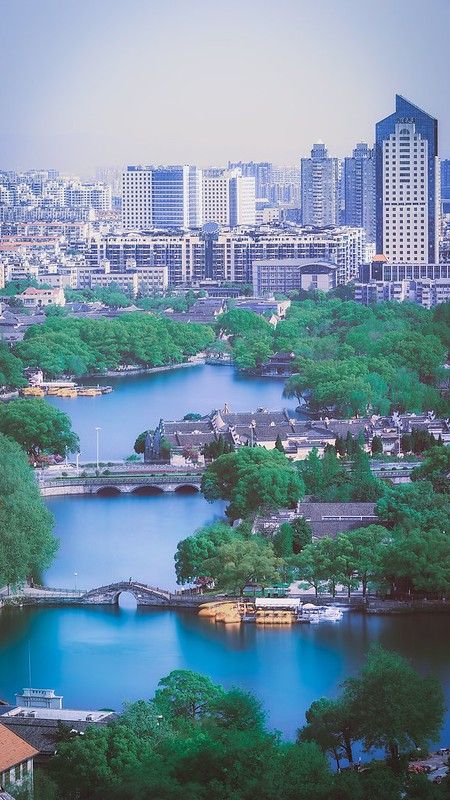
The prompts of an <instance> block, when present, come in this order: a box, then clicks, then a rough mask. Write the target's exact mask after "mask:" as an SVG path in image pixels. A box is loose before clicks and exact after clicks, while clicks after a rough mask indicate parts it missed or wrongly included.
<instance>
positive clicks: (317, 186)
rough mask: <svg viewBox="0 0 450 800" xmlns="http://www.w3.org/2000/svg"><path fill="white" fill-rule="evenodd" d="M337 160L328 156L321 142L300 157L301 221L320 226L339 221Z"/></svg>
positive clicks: (305, 223)
mask: <svg viewBox="0 0 450 800" xmlns="http://www.w3.org/2000/svg"><path fill="white" fill-rule="evenodd" d="M338 187H339V160H338V159H337V158H329V157H328V151H327V149H326V147H325V145H324V144H323V142H317V144H315V145H313V148H312V150H311V158H302V159H301V193H302V220H303V224H304V225H314V226H315V227H318V228H322V227H324V226H327V225H337V224H338V222H339V211H340V208H339V192H338Z"/></svg>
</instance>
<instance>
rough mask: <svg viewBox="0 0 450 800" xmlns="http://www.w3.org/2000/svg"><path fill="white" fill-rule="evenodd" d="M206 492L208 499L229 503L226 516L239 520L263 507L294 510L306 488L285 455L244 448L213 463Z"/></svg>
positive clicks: (204, 482)
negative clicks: (291, 508) (292, 507)
mask: <svg viewBox="0 0 450 800" xmlns="http://www.w3.org/2000/svg"><path fill="white" fill-rule="evenodd" d="M202 492H203V494H204V495H205V497H206V499H207V500H217V499H219V498H222V499H223V500H229V501H230V503H229V506H228V508H227V511H226V514H227V516H228V517H229V518H230V519H231V520H235V519H238V518H239V517H246V516H248V515H249V514H251V513H254V512H256V511H258V510H259V509H261V508H266V509H270V508H282V507H290V506H292V505H293V504H295V503H296V502H297V501H298V500H300V498H301V497H302V496H303V494H304V486H303V482H302V480H301V477H300V476H299V474H298V471H297V470H296V469H295V467H294V466H293V465H292V463H291V462H290V461H289V459H288V458H286V456H285V455H284V453H280V451H279V450H276V449H275V450H265V449H264V448H263V447H241V448H240V449H239V450H237V451H236V452H234V453H227V454H226V455H222V456H220V457H219V458H218V459H217V460H216V461H214V462H213V463H212V464H210V466H209V467H208V468H207V469H206V471H205V473H204V475H203V477H202Z"/></svg>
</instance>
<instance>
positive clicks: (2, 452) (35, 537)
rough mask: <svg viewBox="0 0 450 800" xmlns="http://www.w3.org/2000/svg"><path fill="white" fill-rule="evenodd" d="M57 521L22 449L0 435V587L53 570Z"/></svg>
mask: <svg viewBox="0 0 450 800" xmlns="http://www.w3.org/2000/svg"><path fill="white" fill-rule="evenodd" d="M52 529H53V517H52V515H51V514H50V512H49V511H48V510H47V508H46V507H45V505H44V503H43V501H42V498H41V496H40V493H39V488H38V485H37V483H36V481H35V479H34V475H33V472H32V470H31V468H30V467H29V465H28V463H27V459H26V457H25V454H24V453H23V451H22V450H21V448H20V447H19V445H18V444H17V443H16V442H14V441H12V439H9V438H8V437H6V436H4V435H3V434H1V433H0V585H2V586H4V585H5V584H15V583H19V582H21V581H24V580H25V579H26V578H27V577H29V576H31V575H34V576H35V577H38V576H39V575H40V574H41V572H42V571H43V570H44V569H47V567H49V566H50V564H51V562H52V560H53V557H54V555H55V553H56V550H57V546H58V544H57V541H56V539H54V537H53V535H52Z"/></svg>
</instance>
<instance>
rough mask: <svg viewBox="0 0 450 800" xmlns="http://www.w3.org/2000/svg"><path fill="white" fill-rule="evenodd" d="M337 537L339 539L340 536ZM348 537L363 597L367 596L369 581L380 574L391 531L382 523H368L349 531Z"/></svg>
mask: <svg viewBox="0 0 450 800" xmlns="http://www.w3.org/2000/svg"><path fill="white" fill-rule="evenodd" d="M337 538H338V540H339V539H340V536H338V537H337ZM346 539H347V542H348V544H349V546H350V547H351V548H352V551H353V552H352V563H353V568H354V571H355V572H356V574H357V576H358V579H359V581H360V582H361V584H362V593H363V597H366V594H367V586H368V583H369V581H370V580H375V579H376V578H377V577H378V576H379V574H380V571H381V563H382V559H383V555H384V553H385V552H386V548H388V547H389V544H390V541H391V535H390V532H389V531H388V530H387V529H386V528H383V527H382V526H381V525H367V527H365V528H355V529H354V530H351V531H348V532H347V533H346Z"/></svg>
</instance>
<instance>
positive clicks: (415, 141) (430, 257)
mask: <svg viewBox="0 0 450 800" xmlns="http://www.w3.org/2000/svg"><path fill="white" fill-rule="evenodd" d="M375 155H376V247H377V253H378V254H380V255H381V254H383V255H385V256H386V258H387V259H388V261H392V262H393V263H410V264H411V263H415V264H426V263H429V264H434V263H436V261H437V260H438V258H439V247H438V235H439V208H440V196H439V195H440V190H439V183H440V181H439V171H438V167H439V162H438V123H437V120H436V119H434V117H431V116H430V115H429V114H427V113H426V112H425V111H422V109H420V108H418V107H417V106H415V105H413V103H410V102H409V101H408V100H405V98H404V97H401V95H396V97H395V112H394V113H393V114H390V116H388V117H386V118H385V119H383V120H381V122H378V123H377V125H376V129H375Z"/></svg>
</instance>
